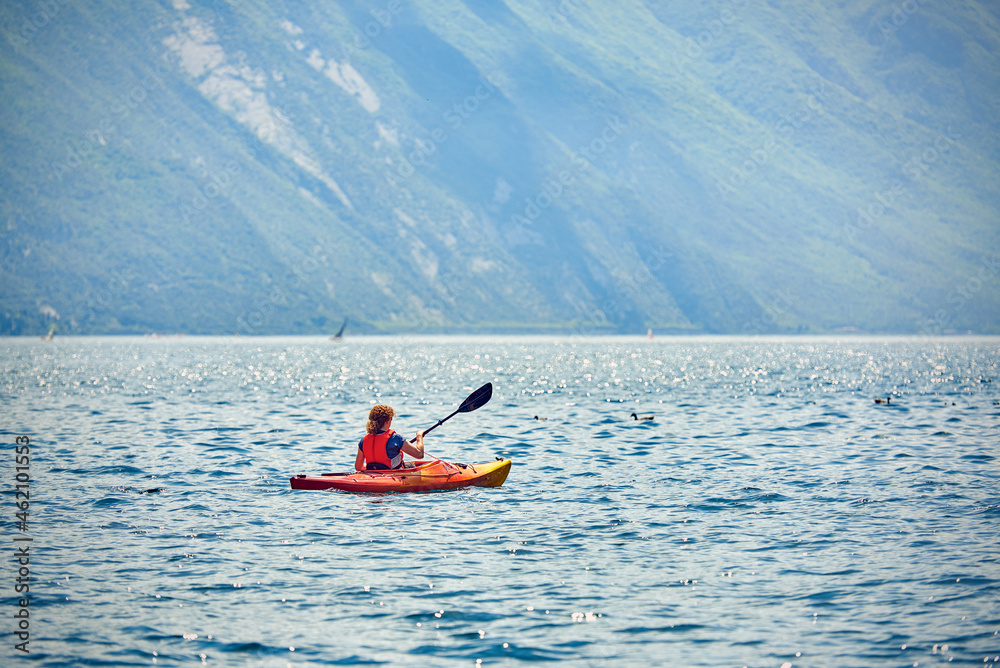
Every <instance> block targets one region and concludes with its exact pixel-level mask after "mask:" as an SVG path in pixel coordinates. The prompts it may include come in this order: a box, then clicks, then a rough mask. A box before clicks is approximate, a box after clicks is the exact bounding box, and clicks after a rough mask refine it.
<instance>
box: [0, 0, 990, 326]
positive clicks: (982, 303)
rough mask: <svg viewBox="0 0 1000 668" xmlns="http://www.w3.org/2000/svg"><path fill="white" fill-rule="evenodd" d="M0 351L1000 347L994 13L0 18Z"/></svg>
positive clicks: (520, 7)
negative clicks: (894, 337)
mask: <svg viewBox="0 0 1000 668" xmlns="http://www.w3.org/2000/svg"><path fill="white" fill-rule="evenodd" d="M0 25H2V30H3V35H4V40H3V41H2V44H0V87H2V99H3V103H2V107H0V150H2V158H3V159H2V161H0V179H2V181H0V182H2V186H3V198H2V203H0V207H2V209H0V221H5V225H3V232H2V234H3V236H2V244H0V248H2V265H0V280H2V285H3V290H2V296H0V299H2V303H0V332H2V333H5V334H26V333H44V332H45V331H47V329H48V328H49V326H50V324H52V323H56V324H57V327H58V328H59V331H60V332H64V333H143V332H156V331H159V332H188V333H226V334H230V333H240V334H275V333H328V332H330V331H331V330H335V329H336V328H337V327H338V326H339V324H340V323H341V322H342V319H343V318H345V317H346V318H348V319H349V321H350V323H351V324H350V326H349V330H348V331H349V332H350V331H354V332H368V333H377V332H403V333H405V332H522V331H523V332H528V331H561V332H565V331H569V332H577V333H601V332H619V333H629V332H636V333H638V332H645V330H646V329H647V328H653V329H654V330H656V331H660V332H662V331H672V332H692V333H694V332H729V333H758V332H802V331H809V332H829V331H854V329H858V330H862V331H872V332H916V333H941V332H948V331H967V330H971V331H976V332H983V333H998V332H1000V317H998V314H1000V276H998V274H1000V268H998V264H997V253H998V250H1000V225H998V221H1000V216H998V211H1000V191H998V188H997V183H998V178H997V177H998V173H1000V170H998V164H1000V132H998V130H1000V127H998V118H1000V62H998V56H997V54H998V53H1000V9H998V7H997V6H996V5H995V4H993V3H986V2H972V1H970V2H967V3H962V4H961V6H951V5H947V4H945V3H927V2H919V1H918V0H913V1H910V2H904V3H895V4H894V3H891V2H861V1H855V0H847V1H845V2H841V3H836V4H835V3H820V2H812V1H809V0H795V1H792V0H772V1H769V2H750V0H723V1H722V2H720V3H714V4H706V3H698V2H693V1H688V2H680V3H665V2H654V1H653V0H648V1H646V2H640V1H634V2H625V3H620V4H616V3H583V2H579V1H577V0H559V1H557V0H538V1H531V0H524V1H517V0H510V1H507V2H505V1H504V0H480V1H476V2H473V1H471V0H470V1H469V2H464V3H463V2H460V1H458V0H442V1H441V2H435V3H432V4H431V6H422V5H421V4H418V3H407V2H403V1H402V0H373V1H371V2H362V1H360V0H359V1H350V0H345V1H342V2H330V3H295V2H278V3H262V2H241V3H230V2H224V1H222V0H207V1H206V2H201V3H199V2H194V1H191V2H188V1H185V0H173V2H172V3H171V2H165V1H160V2H152V1H148V0H137V2H135V3H130V5H129V8H128V9H127V10H122V8H121V5H120V3H111V2H106V1H103V0H92V1H91V2H89V3H69V2H66V1H65V0H32V1H25V2H19V1H13V2H7V3H4V4H3V6H2V8H0Z"/></svg>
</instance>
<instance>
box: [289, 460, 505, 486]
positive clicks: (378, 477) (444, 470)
mask: <svg viewBox="0 0 1000 668" xmlns="http://www.w3.org/2000/svg"><path fill="white" fill-rule="evenodd" d="M412 464H413V466H411V467H408V468H405V469H393V470H391V471H359V472H357V473H325V474H323V475H318V476H306V475H297V476H295V477H293V478H290V479H289V482H290V483H291V485H292V489H338V490H341V491H344V492H368V493H374V494H385V493H389V492H436V491H440V490H445V489H458V488H459V487H499V486H500V485H502V484H503V482H504V480H506V479H507V474H508V473H510V464H511V461H510V460H509V459H500V458H497V460H496V461H495V462H488V463H486V464H459V463H457V462H445V461H441V460H440V459H431V460H419V461H415V462H412Z"/></svg>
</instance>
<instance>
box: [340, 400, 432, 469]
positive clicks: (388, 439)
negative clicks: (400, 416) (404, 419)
mask: <svg viewBox="0 0 1000 668" xmlns="http://www.w3.org/2000/svg"><path fill="white" fill-rule="evenodd" d="M395 416H396V413H395V412H394V411H393V410H392V408H390V407H389V406H385V405H382V404H379V405H378V406H374V407H373V408H372V409H371V410H370V411H369V412H368V424H367V425H366V428H367V431H368V433H367V434H366V435H365V437H364V438H362V439H361V441H360V442H359V443H358V456H357V457H355V458H354V470H355V471H384V470H388V469H401V468H403V466H404V464H403V453H404V452H405V453H406V454H408V455H410V456H411V457H416V458H417V459H420V458H421V457H423V456H424V432H422V431H418V432H417V438H416V439H415V440H416V443H415V444H414V443H410V442H409V441H407V440H406V439H404V438H403V437H402V436H400V435H399V434H397V433H396V432H394V431H393V430H392V429H390V428H389V427H391V426H392V418H393V417H395Z"/></svg>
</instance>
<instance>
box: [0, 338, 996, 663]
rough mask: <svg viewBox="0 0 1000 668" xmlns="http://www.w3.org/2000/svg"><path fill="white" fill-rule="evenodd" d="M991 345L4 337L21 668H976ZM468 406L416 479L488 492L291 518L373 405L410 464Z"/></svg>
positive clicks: (984, 556) (312, 496)
mask: <svg viewBox="0 0 1000 668" xmlns="http://www.w3.org/2000/svg"><path fill="white" fill-rule="evenodd" d="M997 344H998V340H997V339H993V338H962V339H926V338H923V339H889V340H876V339H865V338H844V339H834V338H785V339H780V338H773V339H764V338H761V339H754V338H712V337H704V338H676V339H674V338H661V339H656V340H646V339H628V338H607V339H581V338H564V339H558V338H515V337H510V338H462V339H448V338H417V339H380V338H357V339H348V340H345V341H344V342H341V343H331V342H329V341H327V340H325V339H322V340H321V339H316V338H311V339H310V338H261V339H256V338H242V339H224V338H195V337H186V338H165V339H158V340H153V339H137V338H64V339H59V338H57V339H56V340H55V341H54V342H52V343H42V342H40V341H38V340H28V339H5V340H4V341H3V346H2V350H3V355H2V358H0V364H2V366H0V368H2V373H0V399H2V403H3V409H4V415H5V416H6V420H5V425H4V429H5V439H6V442H7V444H8V450H9V451H10V453H11V454H9V455H7V456H5V457H4V458H3V462H2V471H0V472H2V475H3V482H4V485H5V489H9V488H10V483H11V481H12V480H13V454H12V452H13V443H14V438H15V437H16V436H18V435H28V436H30V438H31V448H32V449H31V453H32V460H31V461H32V463H31V467H32V468H31V475H32V488H31V490H32V491H31V494H32V497H31V522H30V530H29V533H30V535H31V536H32V538H33V541H34V542H33V547H32V556H33V561H32V575H33V577H34V578H36V580H35V583H34V585H33V587H32V589H31V597H32V598H31V606H32V607H31V610H32V613H31V614H32V617H31V619H32V641H31V642H32V645H31V648H32V655H31V658H32V659H34V660H36V661H38V662H40V663H41V665H52V666H56V665H81V664H96V663H105V664H109V665H118V664H130V665H131V664H137V663H139V664H143V665H152V664H153V663H155V664H156V665H158V666H164V665H166V666H170V665H181V664H191V663H197V664H201V663H202V662H203V661H204V662H207V664H208V665H240V666H242V665H266V666H272V665H273V666H284V665H288V664H291V665H312V664H325V663H337V664H343V665H352V664H362V663H385V664H389V665H414V666H425V665H468V666H474V665H484V666H486V665H514V664H519V663H522V662H528V661H549V660H563V659H565V660H568V661H570V662H571V663H572V664H573V665H594V666H598V665H607V664H613V665H637V666H638V665H643V666H645V665H651V664H652V665H687V666H728V665H732V666H744V665H746V666H770V667H774V668H777V667H778V666H783V665H786V666H795V667H799V666H902V665H906V666H911V665H917V664H919V665H920V666H933V665H945V664H947V663H949V662H952V664H953V665H954V664H960V665H961V664H964V665H969V664H971V663H973V662H974V663H976V665H985V666H990V665H992V663H997V659H996V658H995V657H996V656H997V655H1000V644H998V637H997V632H998V630H1000V605H998V591H1000V590H998V578H1000V567H998V552H997V549H996V543H997V540H996V535H997V526H998V518H1000V492H998V489H1000V486H998V484H997V481H998V475H997V462H996V458H997V454H998V452H997V434H998V433H1000V429H998V427H1000V405H998V402H1000V392H998V391H997V389H996V382H997V378H998V364H1000V348H998V345H997ZM487 381H490V382H492V383H493V385H494V396H493V399H492V400H491V401H490V402H489V403H488V404H487V405H486V406H484V407H482V408H480V409H479V410H477V411H475V412H473V413H468V414H461V415H458V416H456V417H455V418H454V419H452V420H451V421H449V422H447V423H446V424H445V425H443V426H442V427H440V428H439V429H437V430H436V431H435V432H434V433H433V434H431V435H430V436H429V437H428V440H427V450H428V453H429V454H430V455H433V456H436V457H441V458H443V459H447V460H452V461H460V462H468V463H475V462H485V461H491V460H492V459H493V458H494V456H502V457H509V458H511V459H512V460H513V462H514V466H513V469H512V470H511V473H510V477H509V478H508V479H507V482H506V483H505V484H504V485H503V487H500V488H495V489H481V488H473V489H464V490H456V491H452V492H447V493H439V494H409V495H381V496H365V495H352V494H346V493H340V492H315V491H313V492H306V491H292V490H291V489H289V483H288V478H289V477H290V476H292V475H295V474H300V473H308V474H317V473H321V472H325V471H343V470H348V469H350V468H351V466H352V465H353V462H354V454H355V452H356V448H357V442H358V440H359V439H360V438H361V436H362V435H363V432H364V422H365V419H366V416H367V411H368V410H369V408H370V407H371V406H372V405H373V404H374V403H388V404H390V405H392V406H393V407H394V408H395V410H396V413H397V417H396V418H395V420H394V421H393V428H394V429H396V430H398V431H400V432H402V433H403V434H404V435H407V436H412V434H413V433H415V432H416V430H418V429H425V428H427V427H428V426H430V425H432V424H434V423H435V422H436V421H437V420H438V419H440V418H442V417H444V416H445V415H447V414H449V413H451V412H452V411H453V410H455V408H457V406H458V404H459V403H460V402H461V401H462V399H464V398H465V397H466V396H467V395H468V394H469V393H470V392H471V391H473V390H475V389H476V388H477V387H479V386H481V385H482V384H483V383H485V382H487ZM875 399H880V400H882V403H876V402H875ZM887 399H888V401H886V400H887ZM633 413H635V414H636V415H635V418H633V417H632V414H633ZM643 418H648V419H643ZM8 494H10V492H8ZM35 559H37V561H35ZM9 572H10V571H8V570H7V569H6V568H5V570H4V573H5V574H9ZM5 577H6V575H5ZM9 579H10V578H8V580H9ZM10 645H11V643H8V645H7V646H6V647H5V648H4V650H3V651H4V653H5V654H3V656H9V655H10V652H11V651H12V649H11V646H10ZM984 657H985V658H986V661H984ZM4 664H5V665H7V661H6V660H5V661H4ZM998 665H1000V664H998Z"/></svg>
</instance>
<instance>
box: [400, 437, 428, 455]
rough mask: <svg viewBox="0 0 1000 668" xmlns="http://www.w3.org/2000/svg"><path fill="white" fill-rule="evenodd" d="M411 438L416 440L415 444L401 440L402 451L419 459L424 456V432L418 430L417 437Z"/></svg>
mask: <svg viewBox="0 0 1000 668" xmlns="http://www.w3.org/2000/svg"><path fill="white" fill-rule="evenodd" d="M413 440H414V441H416V444H413V443H410V442H409V441H403V452H405V453H406V454H408V455H410V456H411V457H416V458H417V459H421V458H422V457H423V456H424V432H422V431H418V432H417V437H416V438H415V439H413Z"/></svg>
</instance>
